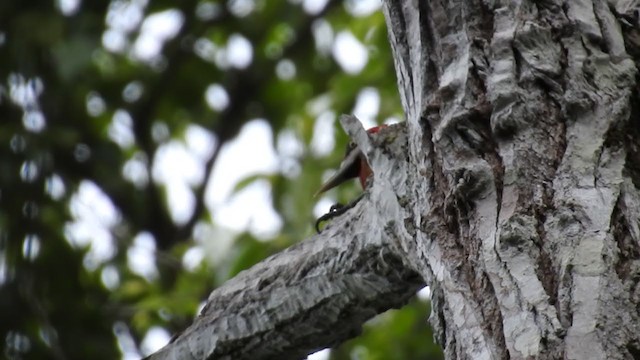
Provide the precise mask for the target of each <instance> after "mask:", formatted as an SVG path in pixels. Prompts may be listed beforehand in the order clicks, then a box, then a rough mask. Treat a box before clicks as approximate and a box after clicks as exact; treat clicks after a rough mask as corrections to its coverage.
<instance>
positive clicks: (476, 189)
mask: <svg viewBox="0 0 640 360" xmlns="http://www.w3.org/2000/svg"><path fill="white" fill-rule="evenodd" d="M638 11H640V8H639V7H638V2H632V1H609V2H608V3H607V2H604V1H593V2H591V1H584V0H581V1H566V2H561V1H539V2H530V1H502V2H500V1H496V2H492V3H491V4H489V2H479V1H467V0H463V1H446V2H436V1H429V2H426V1H397V2H391V1H390V2H387V3H386V4H385V13H386V15H387V24H388V27H389V32H390V39H391V44H392V48H393V52H394V55H395V63H396V70H397V73H398V77H399V84H400V93H401V97H402V101H403V105H404V108H405V110H406V115H407V122H408V136H409V141H408V143H409V157H410V162H411V164H412V165H413V166H415V168H413V169H412V171H410V172H409V174H410V175H411V176H410V179H409V180H408V186H409V187H410V188H411V193H412V194H414V199H415V206H414V211H413V214H412V215H413V223H414V225H415V226H416V231H415V237H414V238H413V239H410V240H409V241H408V243H407V244H406V246H405V248H406V249H407V253H406V257H407V258H408V259H411V261H410V263H411V265H412V267H413V268H414V269H415V270H417V271H418V272H419V273H420V274H422V275H423V276H424V278H425V279H426V281H427V282H428V283H429V284H430V285H431V286H432V289H433V303H434V304H433V305H434V312H433V314H432V319H431V320H432V324H433V326H434V328H435V330H436V331H437V333H438V340H439V342H440V343H441V344H442V345H443V347H444V349H445V354H446V357H447V358H448V359H506V358H513V359H524V358H566V359H631V358H635V359H638V358H640V317H639V312H640V287H639V286H638V283H639V281H640V230H639V226H640V193H639V191H638V187H639V186H640V171H639V170H640V156H639V155H640V153H639V149H638V146H639V145H638V144H640V137H639V135H640V131H639V128H640V119H639V117H638V116H639V115H640V114H639V112H638V107H639V106H640V103H639V98H638V78H637V69H636V67H637V64H638V59H639V58H638V54H639V53H638V52H639V50H640V48H639V47H638V44H639V42H638V40H639V39H640V38H639V37H638V34H639V32H638V31H639V29H640V27H639V22H638V14H639V13H638Z"/></svg>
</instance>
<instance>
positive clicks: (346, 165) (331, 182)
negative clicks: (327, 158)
mask: <svg viewBox="0 0 640 360" xmlns="http://www.w3.org/2000/svg"><path fill="white" fill-rule="evenodd" d="M361 155H362V152H361V151H360V149H358V148H355V149H353V150H352V151H351V152H349V154H348V155H347V157H345V158H344V160H342V163H341V164H340V167H339V168H338V171H336V172H335V174H333V175H332V176H331V177H330V178H329V179H328V180H327V181H325V182H324V184H322V186H320V189H319V190H318V191H316V193H315V194H314V195H313V197H316V196H318V195H320V194H322V193H324V192H325V191H328V190H331V189H333V188H334V187H336V186H338V185H340V184H342V183H343V182H345V181H347V180H349V179H350V178H352V177H354V175H352V174H349V172H350V170H351V169H352V168H353V166H355V165H356V164H357V162H358V161H360V156H361Z"/></svg>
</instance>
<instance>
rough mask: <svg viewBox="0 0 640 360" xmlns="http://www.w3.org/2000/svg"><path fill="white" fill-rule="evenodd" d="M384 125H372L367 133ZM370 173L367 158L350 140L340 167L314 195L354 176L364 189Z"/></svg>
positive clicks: (375, 131)
mask: <svg viewBox="0 0 640 360" xmlns="http://www.w3.org/2000/svg"><path fill="white" fill-rule="evenodd" d="M385 127H387V125H380V126H374V127H372V128H370V129H368V130H367V133H368V134H375V133H377V132H378V131H380V129H382V128H385ZM372 173H373V172H372V171H371V167H370V166H369V163H368V162H367V159H366V158H365V157H364V155H363V154H362V151H360V149H358V147H357V146H356V144H355V143H353V142H350V143H349V144H348V145H347V150H346V152H345V154H344V160H342V163H341V164H340V167H339V168H338V170H337V171H336V173H335V174H333V175H332V176H331V177H330V178H329V180H327V181H325V182H324V184H322V186H321V187H320V190H318V191H317V192H316V196H317V195H320V194H322V193H323V192H325V191H328V190H330V189H333V188H334V187H336V186H338V185H340V184H342V183H344V182H345V181H347V180H350V179H353V178H356V177H357V178H358V179H359V180H360V185H362V189H364V188H365V187H366V186H367V179H368V178H369V176H371V174H372Z"/></svg>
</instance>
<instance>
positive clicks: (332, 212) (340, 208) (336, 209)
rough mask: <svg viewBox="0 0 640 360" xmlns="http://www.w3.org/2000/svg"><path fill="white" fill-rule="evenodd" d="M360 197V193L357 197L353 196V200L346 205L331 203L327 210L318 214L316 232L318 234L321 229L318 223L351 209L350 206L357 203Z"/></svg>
mask: <svg viewBox="0 0 640 360" xmlns="http://www.w3.org/2000/svg"><path fill="white" fill-rule="evenodd" d="M360 199H362V195H360V196H358V197H357V198H355V199H354V200H353V201H351V202H350V203H348V204H347V205H342V204H340V203H336V204H333V205H331V207H330V208H329V212H328V213H326V214H324V215H322V216H320V217H319V218H318V220H316V231H317V232H318V234H320V232H321V231H322V230H320V224H321V223H323V222H325V221H329V220H331V219H333V218H335V217H338V216H340V215H342V214H344V213H346V212H347V210H349V209H351V208H352V207H354V206H356V204H357V203H358V201H360Z"/></svg>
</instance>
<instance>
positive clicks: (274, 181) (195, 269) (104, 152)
mask: <svg viewBox="0 0 640 360" xmlns="http://www.w3.org/2000/svg"><path fill="white" fill-rule="evenodd" d="M363 4H365V5H363ZM366 4H367V3H362V2H356V1H354V2H349V1H347V2H337V1H329V2H327V3H319V4H316V3H314V2H311V1H305V2H303V3H299V2H273V1H229V2H220V1H181V2H179V3H176V2H172V1H160V0H157V1H149V2H148V1H142V0H140V1H138V0H131V1H120V0H114V1H85V2H78V1H72V0H67V1H64V0H61V1H57V2H50V1H36V0H33V1H17V0H14V1H3V2H2V4H0V114H1V115H2V116H1V118H2V121H0V144H2V146H1V147H0V152H1V153H0V159H1V160H0V165H1V167H2V171H0V174H1V175H0V204H1V205H2V206H1V208H0V249H1V255H0V307H1V309H2V310H1V311H0V337H1V338H2V341H3V344H4V345H3V346H4V348H3V351H4V356H6V357H8V358H15V359H18V358H57V359H73V358H79V359H87V358H92V359H98V358H105V359H113V358H117V357H119V356H124V357H127V358H130V357H135V356H136V354H144V353H148V352H149V351H150V350H151V349H149V348H143V347H144V346H143V345H142V343H143V340H144V339H145V338H148V335H149V330H150V329H151V330H153V331H156V332H157V331H159V329H166V330H167V332H168V333H171V334H173V333H177V332H179V331H180V330H182V329H184V328H185V327H186V325H187V324H188V323H190V322H191V320H192V318H193V316H194V315H195V314H196V312H197V311H198V307H199V305H200V303H201V302H202V301H203V300H204V299H205V298H206V296H207V295H208V293H209V292H210V291H211V290H212V289H214V288H216V287H217V286H218V285H219V284H221V283H222V282H224V281H225V280H226V279H227V278H229V277H232V276H234V275H235V274H237V273H238V272H239V271H240V270H242V269H245V268H248V267H249V266H251V265H252V264H254V263H256V262H258V261H259V260H261V259H262V258H264V257H266V256H267V255H270V254H272V253H275V252H277V251H279V250H282V249H284V248H286V247H288V246H289V245H291V244H292V243H293V242H296V241H298V240H299V239H300V238H301V237H302V235H304V234H310V233H311V232H312V227H311V225H312V223H313V219H314V215H313V214H314V211H313V210H314V205H315V204H314V200H313V199H312V198H311V195H312V194H313V192H314V191H315V189H316V188H317V185H319V183H320V181H321V180H322V175H323V172H324V169H325V168H328V167H332V166H334V165H335V164H337V163H338V162H339V158H340V157H341V156H342V153H343V150H342V149H343V148H344V144H345V143H346V136H345V135H343V133H342V131H341V130H339V131H336V132H335V138H336V141H335V146H333V147H331V146H329V147H328V149H329V150H328V151H327V150H317V149H316V147H315V145H313V144H315V142H318V140H317V137H319V136H321V135H322V134H326V135H327V136H329V137H332V136H333V135H332V134H331V131H332V130H333V128H335V127H336V126H337V125H333V124H334V123H335V122H334V121H333V120H334V119H335V116H336V114H340V113H351V112H353V111H354V110H355V111H359V110H358V107H360V108H362V106H363V104H366V102H364V101H363V100H362V99H363V98H367V97H371V96H373V98H374V99H376V98H377V99H378V101H379V103H378V105H376V106H377V109H376V106H373V108H372V109H365V110H368V111H367V113H368V114H369V115H370V116H375V118H376V121H378V122H381V121H384V120H385V119H388V118H391V117H395V118H397V119H401V118H402V115H401V114H402V111H401V109H400V107H399V103H398V98H397V95H396V94H397V87H396V85H395V84H396V82H395V77H394V76H392V64H391V58H390V56H389V52H388V50H387V49H388V45H387V42H386V31H385V28H384V20H383V17H382V14H381V12H380V11H376V10H377V6H376V5H374V6H373V7H369V6H370V5H366ZM339 39H342V41H339ZM345 41H346V42H345ZM349 41H351V42H349ZM340 44H342V45H344V44H352V45H351V47H350V50H349V51H358V50H359V51H361V52H362V54H360V57H359V58H361V59H363V60H362V62H361V63H356V64H355V67H354V65H352V66H349V64H346V63H345V62H344V56H345V53H347V52H348V51H346V50H343V49H342V47H341V46H342V45H340ZM243 51H244V52H243ZM247 51H248V55H247ZM238 52H239V55H238ZM349 56H352V57H354V56H353V55H349ZM355 58H358V57H355ZM336 59H337V60H336ZM338 60H339V61H338ZM339 62H341V63H342V67H341V66H340V65H339ZM369 104H371V102H369ZM374 104H375V102H374ZM360 112H362V111H360ZM255 119H262V123H263V124H264V123H266V124H268V125H269V128H270V129H271V134H272V138H273V141H274V143H275V144H277V145H278V146H280V145H281V144H284V143H286V141H285V140H283V139H291V138H293V140H294V141H293V142H291V141H289V143H294V144H297V145H299V146H298V147H296V149H295V151H293V152H288V153H287V152H284V151H280V152H278V155H279V161H280V162H279V165H278V167H277V169H276V170H274V171H271V172H267V173H257V174H253V176H250V177H249V178H247V179H245V180H244V181H242V182H240V183H238V184H237V186H236V188H235V190H234V191H235V192H236V193H241V192H242V191H243V189H246V188H247V187H249V186H251V184H255V183H261V184H266V186H267V188H269V189H270V190H271V205H272V206H273V208H274V209H275V211H276V212H277V213H278V214H279V216H281V218H282V225H281V227H280V229H279V231H277V232H276V233H274V234H266V235H265V234H260V233H258V232H256V231H249V230H248V229H247V231H243V232H240V233H237V232H233V231H229V230H226V229H225V227H224V224H223V223H221V222H222V221H221V220H219V215H220V214H219V213H216V209H214V206H213V205H212V204H211V203H207V201H206V198H207V196H206V194H207V193H208V192H216V185H215V184H212V183H211V181H210V177H211V176H212V174H213V173H216V172H224V171H226V170H225V169H222V168H217V169H216V170H215V171H213V169H214V167H215V164H216V160H218V159H219V155H220V153H221V151H222V149H224V148H225V145H227V144H229V143H231V142H232V141H233V139H234V138H235V136H236V135H237V134H238V132H239V131H241V129H242V128H243V126H244V125H245V124H246V123H247V122H250V121H251V122H254V123H255ZM194 134H195V135H198V136H200V138H203V137H204V138H205V139H214V140H213V141H211V140H209V142H208V144H209V145H211V144H213V145H211V146H210V147H207V146H205V150H206V151H200V152H198V151H193V152H196V153H197V154H196V155H198V156H195V158H196V159H197V160H198V161H197V162H196V163H197V168H198V169H200V170H199V172H200V173H201V176H195V178H194V179H192V180H190V182H187V186H186V190H184V189H183V192H181V193H176V190H175V188H172V186H171V183H170V182H169V181H168V178H166V177H163V176H161V175H157V173H158V172H159V170H157V169H158V168H159V167H162V166H166V164H165V163H166V162H167V160H165V159H166V157H163V154H166V153H167V151H170V150H169V149H172V148H175V147H176V146H178V147H179V148H180V149H184V148H187V149H189V148H190V146H192V142H190V140H189V139H190V138H191V137H192V136H194ZM314 139H315V140H314ZM249 151H250V150H249ZM172 175H176V174H172ZM358 191H359V190H357V189H355V188H346V189H340V190H338V191H337V192H336V193H334V194H337V198H338V199H340V200H342V201H344V200H346V199H350V198H352V197H353V196H354V195H355V194H357V192H358ZM176 197H177V198H181V199H184V198H186V199H190V200H192V201H191V203H189V201H187V204H188V206H186V209H187V210H186V211H182V212H180V211H178V210H177V209H178V208H180V206H178V205H177V204H176V200H175V199H176ZM330 202H331V201H329V200H326V201H325V202H324V204H325V206H326V204H329V203H330ZM105 204H106V205H105ZM189 204H190V205H189ZM182 207H183V208H185V206H182ZM322 210H325V209H324V208H323V209H322ZM185 214H186V215H185ZM212 233H213V234H215V236H211V235H210V234H212ZM229 238H231V239H232V240H231V241H230V243H231V245H230V246H229V248H228V249H227V250H226V251H225V252H224V253H222V250H220V249H221V248H222V246H220V247H215V246H209V245H210V244H211V243H218V244H224V243H226V242H225V241H224V240H225V239H229ZM203 239H204V240H203ZM227 242H228V241H227ZM206 244H209V245H206ZM140 248H143V249H142V250H144V251H143V256H142V257H143V258H144V255H149V256H150V257H151V258H152V261H151V264H150V265H148V266H147V267H146V269H147V272H144V271H140V270H139V266H137V265H139V264H136V261H139V259H140V256H135V254H136V253H137V252H140V251H141V250H140ZM211 248H213V249H214V250H211ZM202 253H205V254H206V256H205V257H204V260H202V261H193V260H191V261H187V260H189V259H193V255H194V254H196V255H197V254H202ZM196 258H198V257H197V256H196ZM212 259H217V260H215V261H214V260H212ZM194 264H195V265H194ZM149 269H150V270H149ZM427 313H428V304H427V303H425V302H423V301H420V300H413V301H412V305H411V306H410V307H407V308H405V309H403V310H400V311H396V312H393V313H388V314H385V316H383V317H381V318H378V319H377V320H375V321H374V322H373V323H372V324H371V325H370V326H368V327H367V329H369V330H367V331H365V334H364V336H363V337H361V338H360V339H358V340H354V341H352V342H349V343H347V344H345V345H343V346H342V347H340V348H339V349H337V350H336V351H334V352H332V355H331V356H332V357H333V358H347V357H349V356H350V354H352V353H354V352H356V353H357V354H360V356H363V358H375V357H378V358H388V359H391V358H399V359H400V358H424V357H426V356H427V354H434V352H435V353H436V354H437V350H434V348H433V346H432V345H430V342H424V341H423V340H424V339H425V338H428V339H430V338H431V335H429V330H428V329H427V328H426V327H425V324H424V321H423V319H424V317H425V316H426V314H427ZM381 328H384V330H380V329H381ZM153 331H152V332H153ZM383 332H384V333H385V334H389V335H385V336H384V339H385V341H382V340H381V338H382V336H381V335H380V334H382V333H383ZM160 333H162V331H160ZM391 340H393V341H391ZM398 349H402V350H398ZM123 354H124V355H123ZM430 356H433V357H437V355H430Z"/></svg>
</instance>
